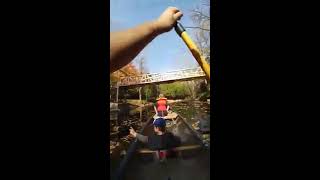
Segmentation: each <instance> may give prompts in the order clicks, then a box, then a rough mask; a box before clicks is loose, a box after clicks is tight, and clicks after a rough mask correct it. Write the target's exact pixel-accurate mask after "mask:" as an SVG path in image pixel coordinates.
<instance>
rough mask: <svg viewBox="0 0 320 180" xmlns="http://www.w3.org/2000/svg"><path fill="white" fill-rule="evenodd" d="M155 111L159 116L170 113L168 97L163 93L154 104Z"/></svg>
mask: <svg viewBox="0 0 320 180" xmlns="http://www.w3.org/2000/svg"><path fill="white" fill-rule="evenodd" d="M153 108H154V111H155V112H156V115H157V116H158V117H164V116H167V115H168V111H169V108H170V107H169V105H168V101H167V98H166V97H164V95H163V94H160V95H159V98H158V99H157V101H156V103H155V104H154V106H153Z"/></svg>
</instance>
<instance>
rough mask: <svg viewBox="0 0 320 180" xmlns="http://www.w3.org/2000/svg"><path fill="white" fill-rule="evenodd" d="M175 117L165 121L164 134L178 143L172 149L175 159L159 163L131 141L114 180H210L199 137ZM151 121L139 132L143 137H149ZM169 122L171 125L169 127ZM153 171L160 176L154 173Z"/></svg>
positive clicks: (151, 153)
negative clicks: (178, 143) (166, 133)
mask: <svg viewBox="0 0 320 180" xmlns="http://www.w3.org/2000/svg"><path fill="white" fill-rule="evenodd" d="M175 114H176V117H175V118H173V119H172V118H171V119H169V118H168V119H167V131H170V132H172V133H173V134H174V135H176V136H179V137H180V139H181V142H182V144H181V146H179V147H176V148H173V149H172V150H173V151H175V152H178V154H179V156H177V157H175V158H168V159H167V160H166V161H165V162H164V163H161V162H159V161H157V160H158V159H157V157H158V156H156V154H157V153H159V151H152V150H150V149H148V148H147V147H146V146H145V145H143V144H142V143H140V142H139V141H137V140H134V142H133V143H132V144H131V145H130V147H129V149H128V151H127V154H126V156H125V157H124V159H123V160H122V161H121V163H120V167H119V169H118V171H117V173H116V177H115V179H117V180H126V179H130V180H134V179H139V180H143V179H146V180H147V179H154V180H157V179H159V180H160V179H168V178H171V179H173V180H174V179H210V171H209V169H210V162H209V157H210V153H209V149H208V148H207V147H205V146H203V144H202V139H201V136H200V135H198V134H197V132H196V131H195V130H194V129H192V127H191V126H190V125H188V123H187V122H186V119H185V118H183V117H181V116H180V115H179V114H177V113H175ZM153 120H154V116H153V117H150V119H149V120H148V122H147V123H146V124H145V126H144V127H143V128H142V131H141V132H142V134H143V135H150V134H151V133H153V126H152V122H153ZM172 120H174V121H175V123H172V122H173V121H172ZM160 164H162V165H160ZM190 164H192V165H190ZM163 168H165V169H163ZM157 169H158V171H160V172H157V171H156V170H157Z"/></svg>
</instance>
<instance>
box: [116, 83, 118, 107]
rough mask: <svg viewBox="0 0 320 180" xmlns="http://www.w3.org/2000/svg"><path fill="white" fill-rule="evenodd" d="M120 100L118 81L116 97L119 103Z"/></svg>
mask: <svg viewBox="0 0 320 180" xmlns="http://www.w3.org/2000/svg"><path fill="white" fill-rule="evenodd" d="M118 100H119V84H118V83H117V97H116V102H117V103H118Z"/></svg>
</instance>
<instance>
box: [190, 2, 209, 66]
mask: <svg viewBox="0 0 320 180" xmlns="http://www.w3.org/2000/svg"><path fill="white" fill-rule="evenodd" d="M191 12H192V15H191V19H192V20H193V22H194V23H195V25H196V26H194V27H186V28H194V30H195V31H194V32H195V43H196V44H197V46H198V48H199V50H200V52H201V54H202V55H203V56H204V57H205V59H206V60H207V61H208V62H209V63H210V1H209V0H206V1H204V2H201V4H200V5H198V6H197V7H196V8H195V9H193V10H191Z"/></svg>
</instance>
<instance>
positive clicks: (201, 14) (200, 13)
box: [191, 10, 210, 20]
mask: <svg viewBox="0 0 320 180" xmlns="http://www.w3.org/2000/svg"><path fill="white" fill-rule="evenodd" d="M191 11H192V12H195V13H197V14H199V15H200V16H202V17H205V18H207V19H208V20H210V17H209V16H207V15H205V14H203V13H202V12H200V11H197V10H191Z"/></svg>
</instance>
